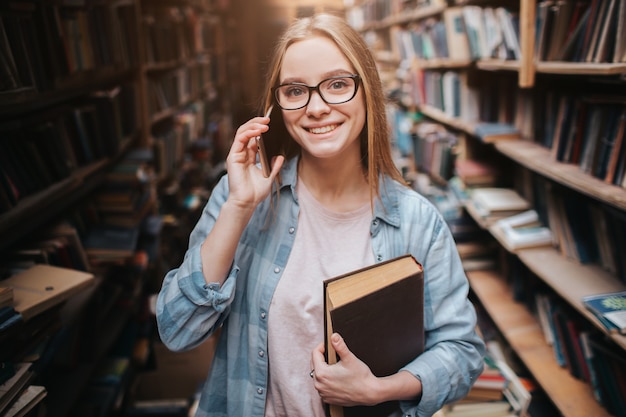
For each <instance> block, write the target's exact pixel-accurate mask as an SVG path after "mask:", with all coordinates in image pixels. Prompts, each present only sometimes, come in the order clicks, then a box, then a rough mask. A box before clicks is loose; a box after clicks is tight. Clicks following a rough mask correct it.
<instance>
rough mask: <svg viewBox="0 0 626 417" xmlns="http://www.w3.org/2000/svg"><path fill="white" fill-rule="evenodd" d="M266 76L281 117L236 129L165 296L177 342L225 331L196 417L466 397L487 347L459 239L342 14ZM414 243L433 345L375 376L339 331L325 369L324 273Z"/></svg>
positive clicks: (318, 411) (284, 46) (289, 43)
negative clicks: (268, 163)
mask: <svg viewBox="0 0 626 417" xmlns="http://www.w3.org/2000/svg"><path fill="white" fill-rule="evenodd" d="M267 83H268V84H267V89H266V91H265V100H264V103H265V108H269V106H270V105H274V107H275V108H276V110H277V111H275V112H274V115H273V116H272V120H271V123H270V119H269V118H266V117H255V118H253V119H251V120H250V121H248V122H247V123H245V124H243V125H242V126H241V127H239V129H238V130H237V132H236V135H235V138H234V141H233V144H232V146H231V149H230V153H229V155H228V157H227V161H226V163H227V172H228V174H227V175H226V176H224V177H223V178H222V180H221V181H220V183H219V184H218V185H217V186H216V188H215V189H214V190H213V192H212V195H211V198H210V200H209V202H208V204H207V206H206V207H205V209H204V211H203V213H202V216H201V218H200V220H199V221H198V223H197V225H196V227H195V228H194V230H193V231H192V233H191V236H190V241H189V248H188V250H187V253H186V256H185V259H184V261H183V263H182V265H180V267H179V268H176V269H174V270H172V271H170V272H169V273H168V274H167V275H166V276H165V279H164V281H163V286H162V289H161V292H160V294H159V297H158V303H157V320H158V326H159V332H160V335H161V338H162V340H163V341H164V343H165V344H166V345H167V346H168V347H169V348H170V349H172V350H185V349H189V348H192V347H195V346H197V345H198V344H200V343H202V342H203V341H205V340H206V339H207V337H209V336H210V335H211V334H213V332H215V331H217V330H218V329H221V330H220V336H219V342H218V346H217V350H216V354H215V358H214V362H213V364H212V366H211V369H210V372H209V376H208V379H207V382H206V384H205V387H204V391H203V395H202V398H201V400H200V406H199V410H198V412H197V414H196V416H197V417H207V416H231V417H239V416H246V417H254V416H288V417H294V416H315V417H321V416H324V415H325V403H326V404H338V405H343V406H351V405H373V404H377V403H380V402H383V401H387V400H401V401H400V405H401V408H402V414H401V415H404V416H420V417H425V416H431V415H432V414H433V413H435V412H436V411H437V410H438V409H439V408H440V407H441V406H442V405H443V404H445V403H447V402H450V401H453V400H456V399H459V398H462V397H463V396H465V394H466V393H467V392H468V390H469V388H470V387H471V384H472V383H473V381H474V380H475V378H476V377H477V376H478V374H479V373H480V372H481V370H482V366H483V354H484V345H483V343H482V341H481V340H480V338H479V337H478V336H477V334H476V333H475V325H476V317H475V311H474V309H473V306H472V305H471V303H470V302H469V300H468V298H467V294H468V283H467V279H466V277H465V274H464V271H463V268H462V266H461V262H460V259H459V256H458V253H457V251H456V246H455V243H454V240H453V238H452V236H451V234H450V232H449V230H448V228H447V227H446V224H445V222H444V220H443V219H442V217H441V216H440V215H439V213H438V212H437V211H436V209H435V208H434V207H433V206H432V205H431V204H429V202H428V201H427V200H426V199H425V198H423V197H422V196H420V195H418V194H417V193H416V192H414V191H413V190H412V189H410V188H409V187H407V186H406V185H404V184H403V181H402V177H401V175H400V174H399V172H398V170H397V169H396V167H395V166H394V163H393V161H392V157H391V149H390V141H389V134H388V127H387V121H386V119H385V108H384V105H385V103H384V96H383V93H382V87H381V83H380V79H379V76H378V73H377V69H376V64H375V62H374V60H373V58H372V56H371V54H370V52H369V50H368V48H367V46H366V44H365V43H364V42H363V40H362V38H361V37H360V35H359V34H358V33H357V32H355V31H354V30H353V29H352V28H351V27H350V26H348V25H347V24H346V23H345V21H343V20H342V19H340V18H338V17H333V16H330V15H317V16H315V17H313V18H306V19H302V20H299V21H297V22H295V23H294V24H293V25H292V26H291V27H290V28H289V29H288V30H287V31H286V33H285V34H284V36H283V37H282V38H281V39H280V41H279V42H278V44H277V47H276V49H275V54H274V58H273V61H272V66H271V73H270V74H269V77H268V80H267ZM269 129H271V132H268V130H269ZM266 132H267V134H268V135H269V133H272V138H273V139H274V140H275V138H280V140H281V141H282V144H283V147H284V150H285V154H286V157H283V156H279V157H277V158H275V160H274V161H273V165H272V170H271V174H270V176H269V178H266V177H264V175H263V174H262V171H261V169H260V167H259V164H258V163H257V157H256V156H257V143H256V141H255V138H256V137H257V136H259V135H261V134H265V133H266ZM279 174H280V175H279ZM407 253H410V254H412V255H413V256H414V257H415V258H416V259H417V260H418V261H419V262H420V263H421V264H422V265H423V267H424V270H425V275H424V276H425V290H424V293H425V311H424V317H425V323H424V325H425V329H426V335H425V336H426V343H425V352H424V353H423V354H422V355H420V356H419V357H416V358H415V359H414V360H413V361H411V362H410V363H407V364H406V366H404V367H403V368H402V369H399V370H398V372H397V373H396V374H394V375H391V376H388V377H384V378H377V377H375V376H374V375H373V374H372V373H371V372H370V370H369V368H368V367H367V366H366V365H365V364H364V363H363V362H361V361H360V360H359V359H358V358H357V357H355V356H354V355H353V354H352V353H351V352H350V347H349V346H346V344H345V343H344V342H343V340H342V338H341V336H340V335H337V334H336V335H334V336H333V338H332V343H333V347H334V348H335V350H336V351H337V353H338V354H339V356H340V358H341V360H340V361H339V362H338V363H337V364H335V365H328V364H326V363H325V362H324V347H323V339H324V336H323V327H324V324H323V322H324V319H323V313H322V309H323V299H322V281H323V280H324V279H326V278H329V277H332V276H336V275H339V274H342V273H345V272H349V271H351V270H354V269H357V268H361V267H364V266H368V265H372V264H373V263H376V262H381V261H384V260H388V259H391V258H394V257H397V256H400V255H404V254H407ZM312 370H313V371H312Z"/></svg>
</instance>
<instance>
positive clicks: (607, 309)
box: [582, 290, 626, 334]
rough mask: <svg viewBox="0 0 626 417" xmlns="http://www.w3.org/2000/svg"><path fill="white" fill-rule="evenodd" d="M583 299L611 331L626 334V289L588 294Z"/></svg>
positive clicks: (586, 305) (587, 306)
mask: <svg viewBox="0 0 626 417" xmlns="http://www.w3.org/2000/svg"><path fill="white" fill-rule="evenodd" d="M582 301H583V304H584V305H585V307H586V308H587V309H588V310H589V311H591V312H592V313H593V314H594V315H595V316H596V317H597V318H598V320H600V322H601V323H602V324H603V325H604V326H605V327H606V328H607V330H608V331H609V332H612V333H613V332H618V333H621V334H626V290H625V291H616V292H611V293H602V294H592V295H586V296H584V297H583V298H582Z"/></svg>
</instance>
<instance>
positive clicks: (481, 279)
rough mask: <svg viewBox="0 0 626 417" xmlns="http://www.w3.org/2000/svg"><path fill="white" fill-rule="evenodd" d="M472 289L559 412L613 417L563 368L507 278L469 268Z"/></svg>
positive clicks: (581, 416) (571, 416)
mask: <svg viewBox="0 0 626 417" xmlns="http://www.w3.org/2000/svg"><path fill="white" fill-rule="evenodd" d="M467 276H468V278H469V281H470V284H471V287H472V290H473V291H474V293H475V294H476V296H477V297H478V298H479V300H480V301H481V304H482V305H483V306H484V307H485V309H486V310H487V312H488V314H489V316H490V317H491V318H492V320H493V321H494V322H495V324H496V326H497V327H498V329H499V330H500V331H501V333H502V334H503V336H504V337H505V339H506V341H507V342H508V343H509V345H510V346H511V347H512V348H513V350H514V351H515V353H516V354H517V355H518V356H519V358H520V359H521V360H522V362H523V363H524V365H525V366H526V367H527V368H528V370H529V371H530V372H531V373H532V375H533V377H534V378H535V379H536V381H537V382H538V383H539V385H540V386H541V388H542V389H543V390H544V391H545V392H546V394H547V395H548V396H549V397H550V399H551V400H552V402H553V403H554V405H555V406H556V407H557V408H558V409H559V411H560V412H561V413H562V414H563V415H564V416H568V417H589V416H594V417H610V416H611V415H610V414H609V413H607V412H606V410H605V409H604V408H603V407H601V406H600V405H599V404H598V403H597V402H596V400H595V398H594V396H593V392H592V390H591V387H590V386H589V385H587V384H585V383H583V382H581V381H579V380H577V379H575V378H574V377H572V376H571V375H570V373H569V371H568V370H567V369H565V368H561V367H560V366H559V365H558V364H557V363H556V360H555V359H554V351H553V349H552V347H551V346H549V345H548V344H547V343H546V341H545V338H544V335H543V331H542V330H541V327H540V325H539V323H538V321H537V320H536V319H535V318H534V317H533V316H532V315H531V314H530V313H529V311H528V310H527V308H526V306H524V305H523V304H520V303H518V302H516V301H515V300H514V299H513V297H512V295H511V294H512V291H511V289H510V288H509V287H508V285H507V284H506V283H505V282H504V281H503V279H502V278H501V277H500V276H499V275H498V274H497V273H495V272H492V271H469V272H468V273H467Z"/></svg>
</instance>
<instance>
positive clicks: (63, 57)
mask: <svg viewBox="0 0 626 417" xmlns="http://www.w3.org/2000/svg"><path fill="white" fill-rule="evenodd" d="M134 13H135V9H134V6H133V5H129V4H121V5H119V6H117V5H110V4H102V5H94V6H93V7H85V8H76V7H68V6H63V5H57V4H53V3H39V2H34V1H25V2H4V3H3V4H2V6H0V52H1V53H0V56H1V57H2V62H0V71H2V74H3V76H2V77H0V78H2V80H3V83H2V84H0V91H5V92H6V91H14V90H15V91H19V90H21V89H23V88H34V89H36V90H37V91H46V90H50V89H54V88H58V87H59V86H61V85H63V83H64V82H65V81H66V80H67V79H68V78H69V77H70V76H71V75H72V74H76V73H78V72H83V71H88V70H89V71H95V70H103V69H106V68H111V69H115V70H118V71H119V70H123V69H128V68H130V67H132V66H133V65H136V64H137V63H138V62H137V57H138V54H137V51H136V50H135V49H133V45H136V42H134V38H135V36H134V35H133V33H134V30H135V26H136V24H135V14H134Z"/></svg>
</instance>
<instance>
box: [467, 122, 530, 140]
mask: <svg viewBox="0 0 626 417" xmlns="http://www.w3.org/2000/svg"><path fill="white" fill-rule="evenodd" d="M472 133H473V134H474V135H475V136H477V137H478V138H480V140H482V141H483V142H485V143H491V142H497V141H499V140H511V139H521V135H520V132H519V129H518V128H517V127H515V126H514V125H512V124H510V123H500V122H480V123H477V124H476V125H475V126H474V129H473V132H472Z"/></svg>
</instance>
